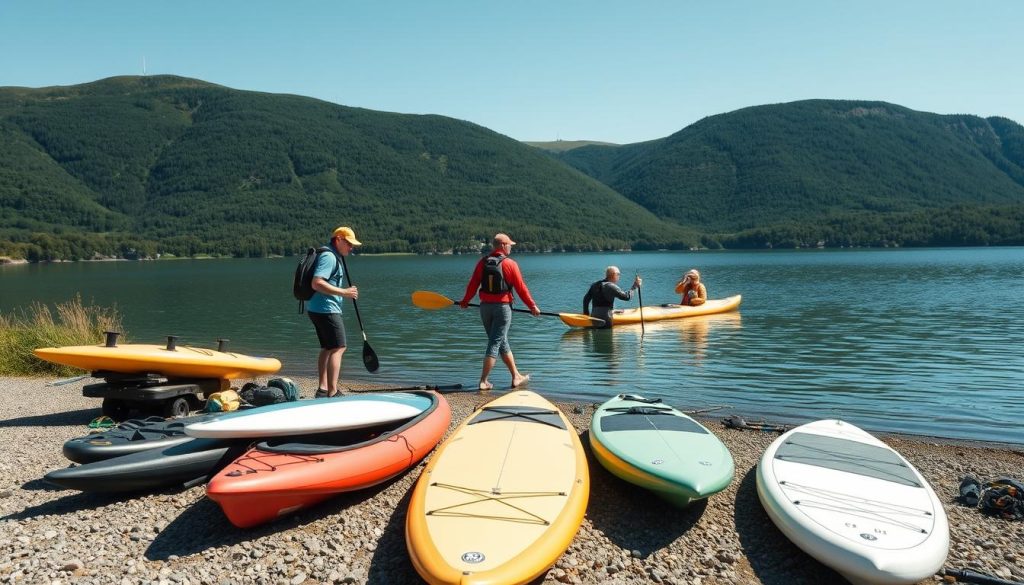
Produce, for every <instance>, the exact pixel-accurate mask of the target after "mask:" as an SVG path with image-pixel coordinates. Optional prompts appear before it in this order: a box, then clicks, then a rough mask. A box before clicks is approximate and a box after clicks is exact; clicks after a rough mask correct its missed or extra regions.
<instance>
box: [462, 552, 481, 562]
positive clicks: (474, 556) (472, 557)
mask: <svg viewBox="0 0 1024 585" xmlns="http://www.w3.org/2000/svg"><path fill="white" fill-rule="evenodd" d="M483 560H484V553H482V552H476V551H469V552H468V553H464V554H463V555H462V561H463V562H466V563H474V564H476V563H480V562H483Z"/></svg>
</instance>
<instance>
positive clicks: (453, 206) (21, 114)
mask: <svg viewBox="0 0 1024 585" xmlns="http://www.w3.org/2000/svg"><path fill="white" fill-rule="evenodd" d="M0 154H3V155H4V160H5V164H4V166H3V168H2V170H0V242H3V241H4V240H6V242H7V243H6V244H3V243H0V254H3V253H4V252H5V251H6V252H7V253H8V254H13V255H24V256H28V257H30V258H33V259H36V258H52V257H73V258H78V257H90V256H92V254H93V253H97V252H98V253H100V254H109V255H125V254H126V253H129V254H153V253H155V252H157V251H163V252H170V253H173V254H194V253H200V252H221V253H231V254H235V255H250V256H257V255H266V254H275V253H276V254H286V253H291V252H294V251H297V250H300V249H302V248H304V247H305V246H308V245H312V244H317V243H320V242H321V241H322V240H323V239H324V234H325V233H326V231H327V230H329V228H331V227H333V226H335V225H338V224H348V225H352V226H353V227H355V228H356V230H357V233H359V235H360V239H362V240H363V241H364V242H365V244H366V245H365V247H364V248H365V249H366V250H367V251H371V252H373V251H376V252H387V251H415V252H444V251H450V250H454V251H471V250H472V251H475V250H476V249H477V248H478V247H479V243H480V242H482V241H484V240H486V239H487V238H489V237H490V235H493V233H494V232H495V231H498V230H505V231H508V232H510V233H512V234H514V237H515V238H516V240H517V241H518V242H520V243H521V245H520V248H522V249H527V250H529V249H533V250H545V249H583V250H587V249H607V248H622V247H639V248H645V247H647V248H650V247H683V246H687V245H690V244H692V243H695V242H696V241H697V240H696V236H695V235H694V232H693V231H692V230H689V229H686V228H683V227H680V226H678V225H675V224H674V223H672V222H666V221H663V220H661V219H659V218H657V217H656V216H655V215H654V214H652V213H651V212H649V211H647V210H645V209H644V208H642V207H641V206H639V205H637V204H636V203H633V202H630V201H629V200H627V199H626V198H624V197H622V196H621V195H619V194H618V193H615V192H614V191H613V190H611V189H609V188H608V187H607V186H605V185H603V184H601V183H599V182H598V181H595V180H593V179H591V178H589V177H586V176H585V175H583V174H580V173H579V172H577V171H575V170H573V169H571V168H568V167H566V166H565V165H563V164H561V163H559V162H557V161H554V160H552V159H551V158H550V157H549V156H547V155H545V154H543V153H542V152H540V151H537V150H536V149H533V148H530V147H528V146H525V145H523V144H521V143H519V142H517V141H514V140H512V139H509V138H507V137H504V136H501V135H499V134H497V133H494V132H492V131H490V130H487V129H486V128H482V127H480V126H477V125H474V124H471V123H467V122H462V121H458V120H453V119H450V118H445V117H441V116H413V115H400V114H391V113H384V112H375V111H371V110H365V109H358V108H348V107H344V106H338V105H334V104H330V103H326V102H322V101H318V100H314V99H311V98H305V97H299V96H291V95H273V94H264V93H256V92H247V91H238V90H233V89H229V88H225V87H220V86H216V85H212V84H208V83H205V82H201V81H196V80H191V79H184V78H178V77H172V76H157V77H141V78H140V77H120V78H111V79H106V80H102V81H98V82H95V83H90V84H85V85H80V86H74V87H57V88H42V89H25V88H0ZM8 160H9V161H10V164H8ZM54 233H59V234H62V235H63V236H65V237H64V238H63V239H64V240H67V241H66V242H65V243H62V244H60V245H59V246H60V247H59V249H54V248H53V246H55V245H56V244H54V243H53V242H52V241H50V240H49V239H47V238H45V237H43V236H42V235H41V234H54Z"/></svg>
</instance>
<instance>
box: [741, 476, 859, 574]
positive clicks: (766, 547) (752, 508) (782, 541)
mask: <svg viewBox="0 0 1024 585" xmlns="http://www.w3.org/2000/svg"><path fill="white" fill-rule="evenodd" d="M735 508H736V512H735V518H736V533H737V534H739V537H740V546H741V547H742V548H743V553H744V555H746V557H747V561H748V562H749V563H750V568H751V570H753V571H754V574H755V575H757V578H758V579H759V580H760V582H761V583H763V584H765V585H799V584H801V583H804V584H807V585H819V584H821V583H846V580H845V579H843V578H842V577H841V576H839V574H838V573H836V572H835V571H833V570H832V569H830V568H828V567H826V566H825V565H822V564H821V563H819V562H818V561H816V560H814V559H813V558H812V557H810V556H809V555H808V554H807V553H805V552H804V551H802V550H800V548H799V547H797V546H796V545H795V544H793V543H792V542H791V541H790V540H789V539H788V538H786V536H785V535H784V534H782V532H781V531H780V530H779V529H778V528H777V527H776V526H775V524H774V523H773V522H772V520H771V518H769V517H768V513H767V512H765V511H764V507H762V506H761V500H760V499H759V498H758V497H757V467H756V466H755V467H752V468H751V469H750V471H749V472H747V474H746V475H745V476H743V479H742V481H741V482H740V485H739V488H738V489H737V490H736V502H735Z"/></svg>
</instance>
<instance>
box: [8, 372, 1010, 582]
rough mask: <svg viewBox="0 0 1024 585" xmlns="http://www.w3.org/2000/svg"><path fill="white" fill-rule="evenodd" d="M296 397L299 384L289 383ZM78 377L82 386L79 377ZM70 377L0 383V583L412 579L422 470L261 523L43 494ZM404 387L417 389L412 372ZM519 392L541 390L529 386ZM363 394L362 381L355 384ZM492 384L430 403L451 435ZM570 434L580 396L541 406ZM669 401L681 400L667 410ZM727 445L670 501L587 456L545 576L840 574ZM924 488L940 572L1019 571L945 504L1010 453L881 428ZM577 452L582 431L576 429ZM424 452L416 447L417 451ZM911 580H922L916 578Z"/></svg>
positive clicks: (75, 390) (71, 399) (715, 427)
mask: <svg viewBox="0 0 1024 585" xmlns="http://www.w3.org/2000/svg"><path fill="white" fill-rule="evenodd" d="M296 381H297V382H299V384H300V386H301V387H302V388H303V394H304V397H309V396H310V395H311V394H312V389H314V388H315V381H314V380H312V379H307V380H296ZM86 382H87V381H86ZM86 382H78V383H74V384H68V385H64V386H58V387H48V386H46V380H45V379H43V378H25V377H0V394H2V395H3V396H4V400H3V401H2V402H0V579H4V580H5V581H7V582H11V583H64V582H70V583H97V584H100V583H126V584H131V583H192V584H211V585H212V584H221V583H225V584H226V583H253V584H260V583H273V584H278V583H280V584H285V583H290V584H293V585H299V584H304V583H305V584H310V583H377V584H384V583H387V584H402V583H419V582H420V579H419V577H418V576H417V574H416V572H415V571H414V569H413V568H412V565H411V564H410V561H409V557H408V554H407V552H406V545H405V538H404V524H405V514H406V508H407V506H408V503H409V497H410V493H411V489H412V486H413V484H414V482H415V481H416V480H417V479H418V477H419V475H420V472H421V471H422V469H423V466H424V463H421V464H420V465H418V466H416V467H414V468H413V469H411V470H410V471H409V472H408V473H405V474H403V475H401V476H399V477H398V478H397V479H395V480H393V481H391V482H388V483H385V484H383V485H380V486H377V487H375V488H372V489H369V490H364V491H360V492H354V493H348V494H343V495H341V496H339V497H335V498H332V499H330V500H328V501H327V502H325V503H323V504H321V505H317V506H315V507H312V508H309V509H306V510H303V511H300V512H299V513H296V514H294V515H292V516H288V517H285V518H282V519H280V520H278V521H276V522H272V523H269V524H267V525H264V526H261V527H258V528H255V529H249V530H241V529H238V528H235V527H233V526H232V525H231V524H230V523H229V522H228V520H227V519H226V518H225V517H224V516H223V514H222V513H221V511H220V509H219V508H218V507H217V505H216V504H215V503H213V502H212V501H210V500H208V499H206V498H205V496H204V488H203V487H202V486H196V487H191V488H189V489H180V490H177V489H175V490H166V491H161V492H157V493H149V494H135V495H118V496H104V495H96V494H83V493H79V492H74V491H67V490H61V489H57V488H54V487H51V486H49V485H47V484H46V483H44V482H43V481H42V479H41V478H42V477H43V475H45V474H46V473H47V472H49V471H52V470H54V469H58V468H62V467H66V466H67V465H68V464H69V463H68V461H67V460H65V459H64V457H63V456H62V454H61V446H62V445H63V443H64V441H66V440H68V439H70V438H74V437H78V436H82V435H83V434H86V432H87V426H86V425H87V423H88V422H89V421H90V420H92V419H93V418H94V417H96V416H98V415H99V404H98V401H97V400H95V399H89V398H84V397H82V396H81V389H82V384H84V383H86ZM413 383H420V382H416V381H414V382H413ZM534 386H535V387H533V388H532V389H533V390H534V391H536V392H540V393H542V394H543V392H544V389H543V387H542V385H541V384H539V383H534ZM361 388H367V386H361ZM503 392H505V390H501V391H492V392H487V393H483V394H481V393H478V392H475V391H474V392H459V393H449V394H446V397H447V399H448V401H449V403H450V404H451V407H452V423H451V428H452V429H454V428H455V426H456V425H458V424H459V422H461V421H462V420H463V419H464V418H465V417H466V416H468V415H469V414H470V413H471V412H472V411H473V410H474V409H475V408H477V407H478V406H480V405H482V404H483V403H485V402H488V401H490V400H492V399H493V398H495V397H497V396H498V395H500V394H502V393H503ZM557 405H558V406H559V408H561V409H562V411H563V412H564V413H565V414H566V415H567V416H568V417H569V418H570V420H571V421H572V422H573V424H574V425H575V427H576V430H577V431H579V432H580V433H583V434H584V435H585V433H586V432H587V429H588V426H589V422H590V417H591V415H592V414H593V411H594V405H593V404H588V403H580V402H575V403H564V402H560V403H557ZM674 406H677V407H679V408H681V409H683V410H685V409H686V405H685V404H676V405H674ZM698 419H699V420H700V421H701V422H702V423H704V424H705V425H706V426H707V427H708V428H710V429H711V430H712V431H713V432H714V433H715V434H716V435H718V436H719V437H720V438H721V439H722V440H723V441H724V442H725V444H726V445H727V446H728V448H729V449H730V451H731V452H732V454H733V457H734V459H735V462H736V477H735V479H734V480H733V482H732V484H731V485H730V486H729V488H728V489H726V490H725V491H723V492H721V493H719V494H717V495H714V496H712V497H711V498H710V499H709V500H707V501H706V502H703V503H698V504H696V505H692V506H690V507H689V508H687V509H681V510H680V509H675V508H672V507H670V506H668V505H666V504H664V503H662V502H661V501H660V500H658V499H657V498H655V497H653V496H652V495H651V494H650V493H648V492H645V491H643V490H641V489H640V488H637V487H635V486H633V485H631V484H627V483H625V482H623V481H621V480H619V479H618V478H616V477H614V476H612V475H611V474H610V473H608V472H607V471H605V469H604V468H602V467H601V466H600V465H599V464H598V463H597V462H596V461H595V460H594V459H593V456H592V454H590V453H589V449H588V462H589V465H590V477H591V493H590V502H589V505H588V508H587V513H586V518H585V520H584V522H583V525H582V527H581V529H580V531H579V532H578V533H577V535H576V537H575V539H574V540H573V542H572V544H571V546H570V547H569V549H568V550H567V551H566V552H565V554H563V555H562V556H561V558H560V559H559V560H558V562H557V564H556V565H555V566H554V567H552V568H551V570H549V571H548V573H547V574H546V576H545V578H544V580H545V582H558V583H612V584H633V583H675V584H684V583H685V584H695V585H712V584H755V583H766V584H773V585H775V584H777V585H783V584H787V585H788V584H815V585H817V584H824V583H842V582H843V580H842V578H841V577H840V576H839V575H838V574H836V573H834V572H832V571H831V570H830V569H828V568H826V567H824V566H823V565H821V564H819V563H818V562H816V561H814V560H813V559H811V558H810V557H809V556H807V555H806V554H804V553H803V552H802V551H800V550H799V549H798V548H796V547H795V546H794V545H793V544H791V543H790V542H789V541H788V540H787V539H786V538H785V537H784V536H783V535H782V533H781V532H779V531H778V529H777V528H776V527H775V526H774V524H772V522H771V521H770V520H769V518H768V516H767V515H766V513H765V512H764V510H763V509H762V507H761V504H760V502H759V501H758V497H757V491H756V487H755V468H756V465H757V462H758V460H759V459H760V457H761V454H762V453H763V452H764V450H765V449H766V448H767V447H768V445H769V444H770V443H771V441H772V440H774V439H775V437H776V436H777V435H776V434H775V433H766V432H758V431H751V430H737V429H730V428H725V427H724V426H723V424H722V422H721V420H719V419H714V418H708V417H698ZM880 438H882V439H883V440H884V441H886V442H887V443H888V444H889V445H891V446H892V447H893V448H895V449H896V450H897V451H899V452H900V453H901V454H903V455H904V456H905V457H906V458H907V459H908V460H909V461H910V462H911V463H912V464H913V465H914V466H916V467H917V468H918V470H920V472H921V473H922V474H923V475H924V477H925V478H926V479H927V480H928V481H929V482H930V483H931V485H932V487H933V488H934V489H935V491H936V493H937V494H938V496H939V499H940V500H941V501H942V502H943V504H944V506H945V510H946V513H947V514H948V517H949V522H950V538H951V544H950V550H949V558H948V560H947V563H946V566H947V567H948V568H969V569H972V570H975V571H980V572H984V573H987V574H991V575H997V576H1000V577H1002V578H1005V579H1016V580H1024V522H1011V521H1007V520H1001V519H996V518H993V517H989V516H985V515H983V514H982V513H981V512H980V511H979V510H977V509H974V508H968V507H965V506H962V505H960V504H958V503H956V502H955V501H954V498H955V496H956V495H957V494H958V487H959V483H960V480H961V478H962V477H963V476H964V475H966V474H968V473H970V474H973V475H975V476H977V477H979V478H981V479H982V480H986V479H993V478H995V477H998V476H1011V477H1013V476H1016V477H1017V478H1018V479H1019V478H1020V476H1021V473H1022V470H1024V447H1022V446H1019V445H1018V446H1014V445H1000V444H991V445H986V444H978V443H967V442H961V441H952V440H943V439H938V438H928V437H917V436H900V435H883V436H880ZM582 439H583V442H584V444H585V445H586V443H587V440H586V436H583V437H582ZM428 459H429V456H428ZM926 582H927V581H926Z"/></svg>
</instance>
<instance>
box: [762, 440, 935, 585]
mask: <svg viewBox="0 0 1024 585" xmlns="http://www.w3.org/2000/svg"><path fill="white" fill-rule="evenodd" d="M757 495H758V497H760V499H761V504H762V505H763V506H764V509H765V510H766V511H767V512H768V516H769V517H770V518H771V519H772V521H773V522H774V523H775V525H776V526H778V527H779V529H780V530H781V531H782V532H783V534H785V535H786V536H787V537H788V538H789V539H790V540H792V541H793V543H794V544H796V545H797V546H799V547H800V548H801V549H803V550H804V552H806V553H807V554H809V555H811V556H812V557H814V558H816V559H818V560H819V561H821V562H822V563H823V564H825V565H828V566H829V567H832V568H833V569H835V570H836V571H837V572H839V573H840V574H842V575H843V576H844V577H846V578H847V579H848V580H849V581H851V582H853V583H857V584H860V583H872V584H881V583H887V584H890V583H891V584H896V583H916V582H918V581H920V580H922V579H928V578H930V577H931V576H932V575H934V574H935V573H936V572H937V571H939V570H940V569H941V568H942V564H943V563H944V562H945V560H946V555H947V553H948V552H949V523H948V521H947V519H946V512H945V510H943V508H942V503H941V502H940V501H939V499H938V498H937V497H935V492H934V491H932V488H931V486H929V485H928V482H927V481H925V479H924V478H923V477H921V474H920V473H918V471H917V469H915V468H914V466H913V465H911V464H910V463H909V462H908V461H907V460H906V459H904V458H903V456H901V455H900V454H899V453H897V452H896V451H894V450H893V449H892V448H891V447H889V446H888V445H886V444H885V443H883V442H881V441H879V440H878V439H876V438H875V437H873V436H871V435H870V434H868V433H867V432H865V431H863V430H861V429H859V428H857V427H855V426H853V425H851V424H849V423H845V422H843V421H839V420H820V421H817V422H813V423H809V424H806V425H803V426H800V427H797V428H795V429H793V430H791V431H789V432H787V433H785V434H784V435H782V436H781V437H779V438H778V439H776V440H775V442H773V443H772V444H771V445H770V446H769V447H768V449H767V450H766V451H765V453H764V455H763V456H762V457H761V461H760V463H759V464H758V466H757Z"/></svg>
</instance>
